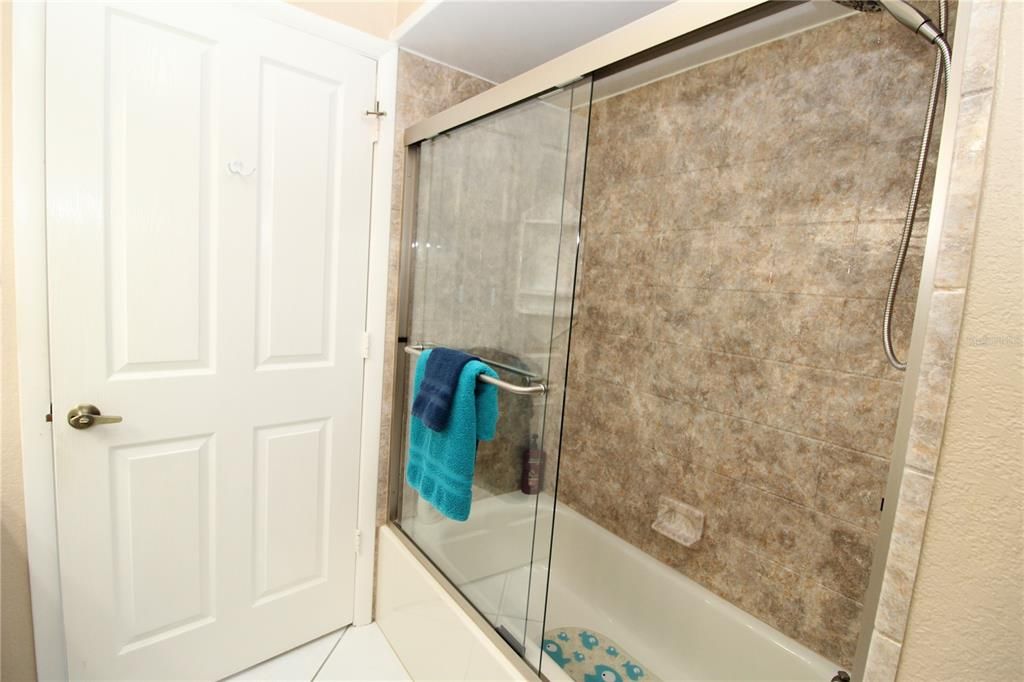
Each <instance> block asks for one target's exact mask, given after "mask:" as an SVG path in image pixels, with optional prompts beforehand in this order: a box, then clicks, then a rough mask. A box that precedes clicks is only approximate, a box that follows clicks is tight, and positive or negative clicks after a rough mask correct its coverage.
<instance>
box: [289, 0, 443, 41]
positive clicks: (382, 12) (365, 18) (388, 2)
mask: <svg viewBox="0 0 1024 682" xmlns="http://www.w3.org/2000/svg"><path fill="white" fill-rule="evenodd" d="M288 2H290V3H291V4H293V5H295V6H296V7H301V8H302V9H304V10H307V11H309V12H313V13H314V14H319V15H320V16H322V17H326V18H328V19H330V20H332V21H337V22H338V23H340V24H346V25H348V26H351V27H353V28H358V29H359V30H360V31H366V32H367V33H372V34H373V35H375V36H377V37H379V38H387V37H388V36H390V35H391V32H392V31H393V30H395V28H397V27H398V26H399V25H400V24H401V23H402V22H403V21H405V20H406V19H407V18H408V17H409V15H410V14H412V13H413V12H415V11H416V9H417V8H418V7H419V6H420V5H422V4H423V3H422V2H420V1H418V0H417V1H414V2H413V1H410V2H406V1H402V2H396V1H395V0H370V1H362V2H360V1H354V2H345V1H344V0H340V1H339V0H305V1H303V0H288Z"/></svg>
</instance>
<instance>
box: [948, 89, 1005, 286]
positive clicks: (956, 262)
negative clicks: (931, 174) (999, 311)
mask: <svg viewBox="0 0 1024 682" xmlns="http://www.w3.org/2000/svg"><path fill="white" fill-rule="evenodd" d="M992 97H993V94H992V91H991V90H985V91H982V92H978V93H976V94H974V95H971V96H968V97H965V98H964V99H963V100H962V102H961V104H960V118H959V120H958V122H957V131H956V139H955V140H954V149H953V171H952V175H951V177H950V181H949V193H948V196H947V198H946V212H945V219H944V223H943V226H942V236H941V239H940V242H939V257H938V263H937V264H936V266H935V286H936V287H937V288H946V289H951V288H959V287H964V286H966V284H967V275H968V272H969V270H970V264H971V251H972V248H973V246H974V230H975V225H976V223H977V219H978V205H979V201H980V198H981V196H980V193H979V192H978V188H979V187H980V186H981V178H982V173H983V172H984V167H985V150H986V149H987V144H988V125H989V119H990V118H991V113H992Z"/></svg>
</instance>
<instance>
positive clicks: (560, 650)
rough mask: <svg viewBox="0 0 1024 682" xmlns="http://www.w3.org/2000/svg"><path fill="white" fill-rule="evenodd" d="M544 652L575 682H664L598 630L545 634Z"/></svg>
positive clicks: (556, 629)
mask: <svg viewBox="0 0 1024 682" xmlns="http://www.w3.org/2000/svg"><path fill="white" fill-rule="evenodd" d="M544 651H545V652H546V653H547V655H548V656H549V657H551V660H553V661H554V662H555V663H557V664H558V665H559V667H561V668H562V670H564V671H565V672H566V673H567V674H568V675H569V677H571V678H572V679H574V680H576V682H637V681H638V680H643V682H661V680H660V678H658V677H656V676H655V675H653V674H652V673H651V671H649V670H648V669H647V668H646V666H644V665H643V664H642V663H640V662H639V661H637V660H636V658H635V657H634V656H632V655H630V654H629V652H627V651H624V650H623V649H622V647H620V646H619V645H618V644H616V643H615V641H614V640H612V639H611V638H610V637H606V636H605V635H602V634H601V633H600V632H597V631H596V630H584V629H583V628H555V629H553V630H548V631H547V632H545V633H544Z"/></svg>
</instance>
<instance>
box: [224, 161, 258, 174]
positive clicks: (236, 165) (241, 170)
mask: <svg viewBox="0 0 1024 682" xmlns="http://www.w3.org/2000/svg"><path fill="white" fill-rule="evenodd" d="M228 172H229V173H234V174H235V175H241V176H242V177H249V176H250V175H252V174H253V173H255V172H256V166H253V167H252V168H250V169H249V172H248V173H247V172H246V171H245V164H244V163H243V162H241V161H231V162H229V163H228Z"/></svg>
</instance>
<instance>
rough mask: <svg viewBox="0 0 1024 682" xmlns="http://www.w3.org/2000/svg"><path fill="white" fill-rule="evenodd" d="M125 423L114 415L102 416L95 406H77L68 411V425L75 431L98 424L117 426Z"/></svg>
mask: <svg viewBox="0 0 1024 682" xmlns="http://www.w3.org/2000/svg"><path fill="white" fill-rule="evenodd" d="M121 421H124V420H123V419H122V418H121V417H117V416H115V415H112V414H100V410H99V408H98V407H96V406H95V405H89V404H82V405H75V406H74V407H72V408H71V409H70V410H68V424H70V425H71V428H73V429H88V428H90V427H92V426H95V425H96V424H117V423H120V422H121Z"/></svg>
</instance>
